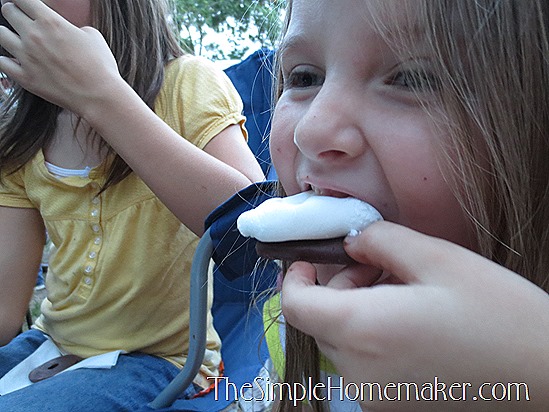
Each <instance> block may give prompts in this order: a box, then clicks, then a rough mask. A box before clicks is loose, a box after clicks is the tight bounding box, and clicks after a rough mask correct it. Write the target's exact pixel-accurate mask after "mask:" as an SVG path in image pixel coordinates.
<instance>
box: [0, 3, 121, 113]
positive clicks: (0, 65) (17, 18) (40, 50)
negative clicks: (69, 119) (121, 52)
mask: <svg viewBox="0 0 549 412" xmlns="http://www.w3.org/2000/svg"><path fill="white" fill-rule="evenodd" d="M2 13H3V15H4V16H5V18H6V20H7V21H8V22H9V23H10V24H11V25H12V26H13V27H14V29H15V32H12V31H10V30H9V29H8V28H6V27H3V26H2V27H0V44H1V45H2V47H3V48H4V49H6V50H7V51H8V52H9V53H10V54H11V55H13V56H14V58H13V59H12V58H9V57H5V56H2V57H0V71H2V72H4V73H6V74H7V75H8V76H9V77H10V78H12V79H13V80H14V81H16V82H17V83H19V84H20V85H21V86H22V87H24V88H25V89H27V90H29V91H30V92H32V93H34V94H37V95H39V96H41V97H43V98H44V99H46V100H48V101H51V102H52V103H55V104H57V105H59V106H62V107H65V108H67V109H70V110H71V111H73V112H75V113H78V114H80V115H84V114H85V112H86V110H87V107H91V106H92V105H93V104H94V103H95V104H97V103H98V101H99V100H100V99H101V98H102V97H103V96H104V95H105V94H108V93H106V91H109V90H112V88H113V87H115V86H117V87H118V88H120V87H127V85H126V83H125V82H124V81H123V79H122V78H121V77H120V75H119V72H118V66H117V63H116V61H115V59H114V57H113V55H112V53H111V50H110V49H109V47H108V45H107V43H106V42H105V40H104V39H103V37H102V35H101V34H100V33H99V32H98V31H97V30H95V29H94V28H91V27H84V28H78V27H76V26H74V25H72V24H71V23H70V22H68V21H67V20H65V19H64V18H63V17H61V16H60V15H59V14H57V13H56V12H55V11H54V10H52V9H50V8H49V7H48V6H46V5H45V4H44V3H42V2H41V1H39V0H14V1H13V2H10V3H6V4H5V5H4V6H2ZM67 39H70V41H67ZM84 117H85V116H84Z"/></svg>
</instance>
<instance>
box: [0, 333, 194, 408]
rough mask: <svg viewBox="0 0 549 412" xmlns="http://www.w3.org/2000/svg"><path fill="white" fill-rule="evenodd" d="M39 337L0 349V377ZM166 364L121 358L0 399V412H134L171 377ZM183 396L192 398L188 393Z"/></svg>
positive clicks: (143, 357)
mask: <svg viewBox="0 0 549 412" xmlns="http://www.w3.org/2000/svg"><path fill="white" fill-rule="evenodd" d="M45 340H46V338H45V336H44V334H42V333H41V332H39V331H36V330H30V331H28V332H24V333H22V334H21V335H19V336H17V337H16V338H15V339H14V340H13V341H11V342H10V343H9V344H8V345H6V346H4V347H0V376H4V375H5V374H6V373H7V372H8V371H9V370H11V369H12V368H13V367H14V366H15V365H16V364H18V363H19V362H21V361H22V360H23V359H25V358H26V357H27V356H28V355H30V354H31V353H32V352H33V351H34V350H36V348H38V347H39V346H40V345H41V344H42V342H44V341H45ZM178 372H179V369H178V368H176V367H175V366H174V365H172V364H171V363H170V362H168V361H166V360H164V359H161V358H158V357H156V356H151V355H146V354H143V353H131V354H127V355H121V356H120V357H119V358H118V363H117V364H116V366H114V367H112V368H111V369H77V370H74V371H68V372H64V373H62V374H59V375H56V376H53V377H51V378H48V379H46V380H43V381H41V382H38V383H35V384H33V385H31V386H28V387H26V388H24V389H20V390H18V391H15V392H11V393H9V394H7V395H4V396H0V411H6V412H7V411H9V412H29V411H32V412H49V411H51V412H81V411H82V412H83V411H93V412H123V411H128V412H135V411H138V410H140V409H141V408H143V407H144V406H145V405H146V404H147V403H149V402H151V401H152V400H153V399H154V398H155V397H156V396H157V395H158V394H159V393H160V391H161V390H162V389H164V387H165V386H166V385H167V384H168V383H169V382H170V381H171V380H172V379H173V378H174V377H175V375H177V373H178ZM188 392H189V393H188V394H186V395H187V396H189V395H190V396H192V395H194V393H196V392H195V390H194V388H192V389H189V390H188Z"/></svg>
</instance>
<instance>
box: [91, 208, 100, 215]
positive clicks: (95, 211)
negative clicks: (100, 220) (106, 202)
mask: <svg viewBox="0 0 549 412" xmlns="http://www.w3.org/2000/svg"><path fill="white" fill-rule="evenodd" d="M91 215H92V217H97V216H98V215H99V210H97V209H93V210H92V211H91Z"/></svg>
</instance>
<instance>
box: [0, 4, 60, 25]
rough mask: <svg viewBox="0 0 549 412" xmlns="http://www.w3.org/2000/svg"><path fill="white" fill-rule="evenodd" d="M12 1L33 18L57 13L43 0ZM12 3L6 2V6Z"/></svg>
mask: <svg viewBox="0 0 549 412" xmlns="http://www.w3.org/2000/svg"><path fill="white" fill-rule="evenodd" d="M12 3H13V4H14V5H15V6H17V8H18V9H20V10H21V11H23V13H25V14H26V15H27V16H28V17H29V18H31V19H32V20H36V19H38V18H39V17H41V16H42V17H45V16H49V15H52V14H53V15H55V14H57V13H56V12H55V11H53V10H52V9H51V8H50V7H48V6H47V5H46V4H45V3H43V2H42V1H41V0H12ZM10 4H11V3H6V4H5V5H4V7H6V6H9V5H10ZM6 18H7V16H6ZM10 23H11V21H10Z"/></svg>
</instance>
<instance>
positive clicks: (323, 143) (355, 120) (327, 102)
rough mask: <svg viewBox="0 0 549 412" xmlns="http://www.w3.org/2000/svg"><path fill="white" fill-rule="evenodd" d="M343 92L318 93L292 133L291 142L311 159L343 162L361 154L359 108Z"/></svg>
mask: <svg viewBox="0 0 549 412" xmlns="http://www.w3.org/2000/svg"><path fill="white" fill-rule="evenodd" d="M341 96H345V94H344V93H337V94H335V93H330V92H329V91H328V90H326V91H324V90H321V91H320V92H319V93H318V95H317V96H315V98H314V99H313V100H312V101H311V103H310V105H309V106H308V108H307V110H306V113H305V115H304V116H303V117H302V119H301V120H300V121H299V123H298V125H297V127H296V129H295V131H294V143H295V145H296V146H297V148H298V149H299V151H300V152H301V153H303V155H304V156H306V157H308V158H310V159H312V160H321V159H322V160H328V159H329V160H344V159H349V158H353V157H356V156H358V155H360V154H362V153H363V152H364V151H365V150H366V147H367V141H366V139H365V136H364V135H363V133H362V129H361V127H360V124H359V119H360V117H361V116H360V115H359V113H360V108H359V107H352V106H353V103H352V99H348V100H347V99H346V100H347V101H343V99H342V97H341Z"/></svg>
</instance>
